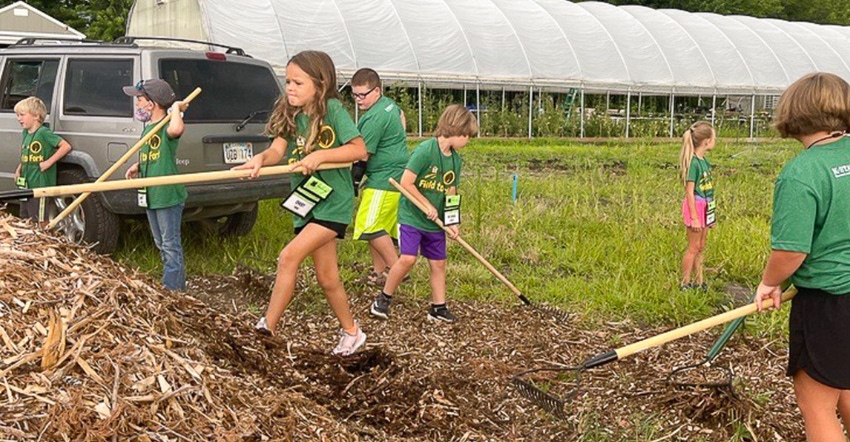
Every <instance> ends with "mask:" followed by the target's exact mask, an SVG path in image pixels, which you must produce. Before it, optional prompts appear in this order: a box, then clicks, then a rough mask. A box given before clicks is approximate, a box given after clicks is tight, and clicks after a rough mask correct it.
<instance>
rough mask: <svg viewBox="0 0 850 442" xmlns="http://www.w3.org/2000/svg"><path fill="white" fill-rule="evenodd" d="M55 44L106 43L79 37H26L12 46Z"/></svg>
mask: <svg viewBox="0 0 850 442" xmlns="http://www.w3.org/2000/svg"><path fill="white" fill-rule="evenodd" d="M51 43H52V44H54V45H72V44H104V43H105V42H104V41H101V40H88V39H79V38H62V37H25V38H22V39H20V40H18V41H16V42H14V43H12V46H35V45H37V44H51Z"/></svg>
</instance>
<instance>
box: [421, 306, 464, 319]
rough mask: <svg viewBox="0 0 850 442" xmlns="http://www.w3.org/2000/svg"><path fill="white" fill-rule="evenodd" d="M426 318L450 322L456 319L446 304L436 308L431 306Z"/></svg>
mask: <svg viewBox="0 0 850 442" xmlns="http://www.w3.org/2000/svg"><path fill="white" fill-rule="evenodd" d="M428 320H430V321H443V322H448V323H452V322H455V321H457V317H456V316H455V315H453V314H452V312H450V311H449V308H448V307H446V306H442V307H437V308H434V307H433V306H432V307H431V308H430V309H429V311H428Z"/></svg>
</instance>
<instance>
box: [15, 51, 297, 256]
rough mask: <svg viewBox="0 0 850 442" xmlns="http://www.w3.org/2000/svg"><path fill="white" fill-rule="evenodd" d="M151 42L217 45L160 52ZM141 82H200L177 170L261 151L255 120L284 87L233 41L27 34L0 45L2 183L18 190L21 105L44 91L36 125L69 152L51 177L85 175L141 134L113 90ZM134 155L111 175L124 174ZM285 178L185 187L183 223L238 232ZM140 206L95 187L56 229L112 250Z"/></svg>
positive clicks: (221, 164)
mask: <svg viewBox="0 0 850 442" xmlns="http://www.w3.org/2000/svg"><path fill="white" fill-rule="evenodd" d="M156 40H173V41H179V42H185V43H203V44H206V45H208V46H207V47H209V48H221V50H220V51H212V50H209V51H205V50H195V49H180V48H167V47H163V46H161V44H162V43H161V42H159V41H156ZM148 41H150V43H148V45H144V44H143V43H144V42H148ZM152 44H153V45H157V46H153V45H152ZM149 78H162V79H164V80H166V81H167V82H168V83H169V84H171V86H172V87H173V88H174V91H175V92H176V93H177V97H178V98H182V97H185V96H187V95H189V93H191V92H192V91H193V90H194V89H195V88H196V87H200V88H201V89H202V92H201V94H200V95H199V96H198V97H197V98H195V100H194V101H192V103H191V106H190V107H189V109H188V110H187V111H186V113H185V115H184V121H185V123H186V130H185V132H184V134H183V136H182V137H181V138H180V147H179V148H178V150H177V155H178V158H177V162H178V167H179V169H180V172H181V173H192V172H204V171H210V170H223V169H229V168H230V167H232V166H233V165H234V164H238V163H241V162H244V161H247V160H248V159H249V158H251V156H253V155H254V154H257V153H259V152H261V151H263V150H265V149H266V148H267V147H268V144H269V140H268V138H267V137H266V136H264V135H263V134H262V132H263V127H264V124H265V122H266V121H267V119H268V116H269V110H270V109H271V108H272V105H273V103H274V100H275V99H276V98H277V96H278V95H280V93H281V86H280V83H279V82H278V80H277V78H276V77H275V74H274V71H273V70H272V68H271V66H269V64H268V63H266V62H264V61H261V60H256V59H254V58H251V57H250V56H248V55H246V54H245V53H244V52H243V51H242V50H241V49H239V48H232V47H227V46H222V45H217V44H213V43H207V42H191V41H188V40H176V39H157V38H148V37H144V38H142V37H139V38H133V37H124V38H121V39H119V40H116V41H115V42H114V43H103V42H86V41H83V42H71V41H57V40H37V39H24V40H21V41H19V42H18V43H16V44H14V45H12V46H10V47H9V48H7V49H3V50H0V191H5V190H13V189H15V183H14V179H13V178H14V173H15V168H16V166H17V165H18V159H19V156H20V144H21V127H20V125H19V124H18V122H17V120H16V118H15V112H14V110H13V109H14V107H15V104H16V103H17V102H18V101H20V100H22V99H24V98H26V97H28V96H31V95H35V96H37V97H39V98H41V99H42V100H43V101H44V103H45V104H46V105H47V110H48V115H47V119H46V121H45V124H47V125H48V126H49V127H50V128H51V129H52V130H53V131H54V132H56V133H57V134H58V135H60V136H62V137H63V138H65V139H66V140H68V142H69V143H71V146H73V148H74V149H73V150H72V151H71V153H69V154H68V155H67V156H66V157H65V158H64V159H63V160H62V161H61V162H60V163H59V165H58V167H59V171H58V181H59V184H76V183H83V182H91V181H94V180H95V179H97V178H98V177H99V176H100V175H101V174H102V173H103V172H104V171H106V170H107V169H108V168H109V167H110V166H112V165H113V164H114V163H115V162H116V161H117V160H118V159H120V158H121V156H122V155H123V154H124V153H125V152H127V150H128V149H129V148H130V147H132V146H133V145H134V144H135V143H136V142H137V141H138V140H139V138H140V135H141V133H142V129H143V126H142V123H140V122H138V121H136V120H134V119H133V100H132V98H131V97H128V96H126V95H124V93H123V92H122V90H121V87H122V86H127V85H132V84H136V82H138V81H139V80H141V79H149ZM134 162H135V160H132V159H131V160H130V161H128V162H127V164H126V165H124V166H123V167H122V168H121V169H119V170H118V171H116V172H115V173H114V174H113V175H112V176H111V177H110V178H109V179H110V180H112V179H116V180H117V179H123V178H124V171H125V170H126V168H127V167H128V166H129V165H131V164H132V163H134ZM288 183H289V181H288V179H287V178H286V177H266V178H261V179H257V180H245V181H230V182H220V183H209V184H199V185H189V186H187V190H188V192H189V199H188V200H187V201H186V208H185V210H184V213H183V220H184V221H197V220H203V221H205V223H207V224H210V225H212V226H213V227H214V228H215V229H216V231H217V232H218V233H220V234H223V235H244V234H247V233H248V232H250V231H251V228H252V227H253V226H254V222H255V221H256V219H257V207H258V204H257V202H258V201H259V200H262V199H267V198H278V197H282V196H284V195H286V194H287V192H288V188H289V185H288ZM72 200H73V198H72V197H65V198H57V201H56V202H57V206H58V207H59V208H60V210H61V209H62V208H63V207H67V205H68V204H70V202H71V201H72ZM143 214H144V209H142V208H140V207H138V206H137V204H136V194H135V191H133V190H129V191H114V192H102V193H95V194H92V195H91V196H90V197H89V198H88V199H86V200H85V202H84V203H83V204H82V205H80V206H79V207H78V208H77V210H76V212H74V213H73V214H72V215H70V216H68V217H67V218H66V219H67V222H65V221H63V222H62V223H60V224H59V226H60V227H61V229H62V231H63V232H64V234H65V235H66V236H68V237H69V238H70V239H71V240H73V241H77V242H80V241H85V242H87V243H90V244H94V249H95V250H97V251H99V252H101V253H110V252H112V251H114V250H115V248H116V246H117V244H118V235H119V231H120V219H121V218H122V217H132V216H140V215H143Z"/></svg>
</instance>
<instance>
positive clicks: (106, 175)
mask: <svg viewBox="0 0 850 442" xmlns="http://www.w3.org/2000/svg"><path fill="white" fill-rule="evenodd" d="M200 93H201V88H199V87H198V88H195V90H194V91H192V93H191V94H189V95H187V96H186V98H185V99H183V101H184V102H185V103H189V102H191V101H192V100H194V99H195V97H197V96H198V94H200ZM169 121H171V114H170V113H169V114H168V115H166V116H165V118H163V119H162V120H161V121H160V122H159V123H157V124H156V126H154V128H153V129H152V130H151V131H150V132H148V133H147V134H145V136H143V137H142V138H141V139H140V140H139V141H137V142H136V144H134V145H133V147H131V148H130V150H128V151H127V152H125V153H124V155H122V156H121V158H119V159H118V161H116V162H115V164H113V165H112V166H110V167H109V169H107V170H106V172H103V174H102V175H100V176H99V177H98V178H97V180H96V181H95V182H96V183H101V182H104V181H106V180H107V179H109V177H111V176H112V174H113V173H115V171H116V170H118V169H119V168H120V167H121V166H123V165H124V163H126V162H127V160H129V159H130V158H131V157H132V156H133V155H135V154H136V152H138V151H139V149H141V148H142V146H144V145H145V143H147V142H148V140H150V139H151V137H153V136H154V135H156V134H157V133H159V131H160V130H162V128H163V126H165V125H166V124H168V122H169ZM89 195H91V193H90V192H85V193H83V194H81V195H80V196H78V197H77V198H76V199H74V201H72V202H71V204H69V205H68V207H66V208H65V210H63V211H62V212H61V213H60V214H59V215H56V218H53V219H52V220H51V221H50V224H48V225H47V228H48V229H52V228H54V227H56V224H59V221H62V219H63V218H65V217H66V216H68V215H70V214H71V212H73V211H74V209H76V208H77V206H79V205H80V204H82V203H83V201H85V199H86V198H88V197H89Z"/></svg>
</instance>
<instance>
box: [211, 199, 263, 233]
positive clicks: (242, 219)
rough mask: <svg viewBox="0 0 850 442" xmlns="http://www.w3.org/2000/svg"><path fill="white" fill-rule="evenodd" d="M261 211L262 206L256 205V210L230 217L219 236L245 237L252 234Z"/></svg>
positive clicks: (237, 213)
mask: <svg viewBox="0 0 850 442" xmlns="http://www.w3.org/2000/svg"><path fill="white" fill-rule="evenodd" d="M259 210H260V205H259V204H255V205H254V208H253V209H251V210H249V211H247V212H236V213H234V214H232V215H228V216H227V218H226V220H225V221H224V223H223V224H222V226H221V229H220V230H219V234H220V235H221V236H245V235H247V234H249V233H251V229H253V228H254V224H256V222H257V215H258V214H259Z"/></svg>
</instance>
